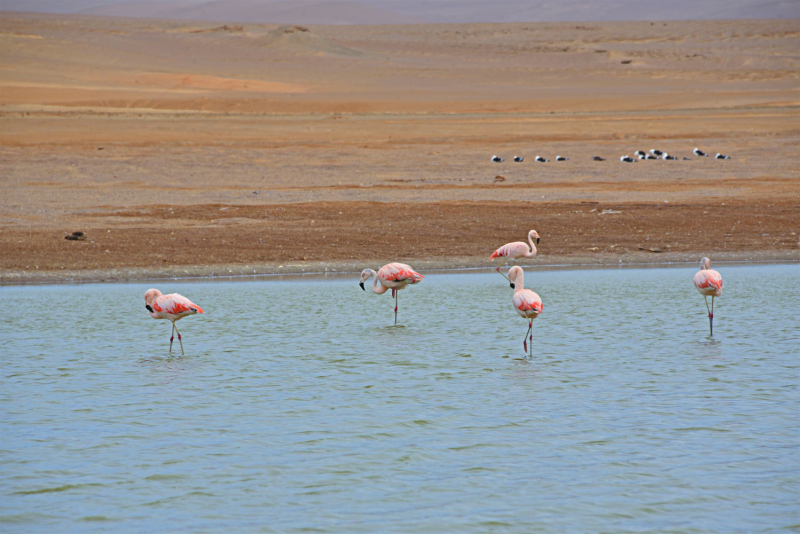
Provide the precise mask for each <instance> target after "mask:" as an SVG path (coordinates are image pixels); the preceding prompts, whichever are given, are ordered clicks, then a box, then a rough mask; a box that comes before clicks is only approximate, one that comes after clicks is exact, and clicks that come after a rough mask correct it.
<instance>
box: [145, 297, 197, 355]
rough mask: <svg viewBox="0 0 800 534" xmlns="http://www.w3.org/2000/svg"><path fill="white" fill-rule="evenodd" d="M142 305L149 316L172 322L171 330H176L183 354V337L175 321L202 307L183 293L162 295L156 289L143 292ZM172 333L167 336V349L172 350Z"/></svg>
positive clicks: (194, 312)
mask: <svg viewBox="0 0 800 534" xmlns="http://www.w3.org/2000/svg"><path fill="white" fill-rule="evenodd" d="M144 303H145V304H144V306H145V308H147V311H148V312H150V317H152V318H153V319H166V320H168V321H171V322H172V330H173V333H174V332H178V342H179V343H180V344H181V354H183V339H182V338H181V333H180V332H179V331H178V327H177V326H175V321H179V320H180V319H183V318H184V317H186V316H187V315H195V314H197V313H203V308H201V307H200V306H198V305H197V304H195V303H194V302H192V301H191V300H189V299H187V298H186V297H184V296H183V295H179V294H177V293H170V294H169V295H162V294H161V291H159V290H158V289H148V290H147V292H145V294H144ZM173 339H174V336H173V335H170V338H169V351H170V353H171V352H172V340H173Z"/></svg>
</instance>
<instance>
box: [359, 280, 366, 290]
mask: <svg viewBox="0 0 800 534" xmlns="http://www.w3.org/2000/svg"><path fill="white" fill-rule="evenodd" d="M358 285H359V286H360V287H361V289H364V282H359V283H358ZM364 291H366V289H364Z"/></svg>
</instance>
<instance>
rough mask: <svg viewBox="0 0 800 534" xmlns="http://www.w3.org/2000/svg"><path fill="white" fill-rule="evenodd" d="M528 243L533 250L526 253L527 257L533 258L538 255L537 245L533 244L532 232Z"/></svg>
mask: <svg viewBox="0 0 800 534" xmlns="http://www.w3.org/2000/svg"><path fill="white" fill-rule="evenodd" d="M528 244H530V246H531V251H530V253H528V254H526V255H525V257H526V258H532V257H534V256H536V245H534V244H533V236H532V235H531V234H528Z"/></svg>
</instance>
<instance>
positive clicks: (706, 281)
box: [694, 269, 722, 289]
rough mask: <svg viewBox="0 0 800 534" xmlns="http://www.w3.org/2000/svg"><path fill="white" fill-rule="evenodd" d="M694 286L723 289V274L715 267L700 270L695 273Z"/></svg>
mask: <svg viewBox="0 0 800 534" xmlns="http://www.w3.org/2000/svg"><path fill="white" fill-rule="evenodd" d="M694 286H695V287H696V288H697V289H722V275H720V274H719V273H718V272H717V271H715V270H713V269H705V270H703V271H698V272H697V274H695V275H694Z"/></svg>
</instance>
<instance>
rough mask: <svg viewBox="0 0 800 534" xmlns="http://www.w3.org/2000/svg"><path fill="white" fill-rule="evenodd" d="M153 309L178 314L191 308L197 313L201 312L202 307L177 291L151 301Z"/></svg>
mask: <svg viewBox="0 0 800 534" xmlns="http://www.w3.org/2000/svg"><path fill="white" fill-rule="evenodd" d="M153 309H154V310H155V311H157V312H165V313H170V314H172V315H180V314H181V313H186V312H191V311H193V310H194V311H196V312H197V313H203V308H201V307H200V306H198V305H197V304H195V303H194V302H192V301H191V300H189V299H187V298H186V297H184V296H183V295H179V294H177V293H172V294H170V295H162V296H160V297H158V298H157V299H156V300H155V301H154V302H153Z"/></svg>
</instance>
